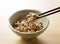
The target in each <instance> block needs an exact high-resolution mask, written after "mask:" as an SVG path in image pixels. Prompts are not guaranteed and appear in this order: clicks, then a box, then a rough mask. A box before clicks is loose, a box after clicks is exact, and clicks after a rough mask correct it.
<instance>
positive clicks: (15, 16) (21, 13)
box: [9, 9, 49, 39]
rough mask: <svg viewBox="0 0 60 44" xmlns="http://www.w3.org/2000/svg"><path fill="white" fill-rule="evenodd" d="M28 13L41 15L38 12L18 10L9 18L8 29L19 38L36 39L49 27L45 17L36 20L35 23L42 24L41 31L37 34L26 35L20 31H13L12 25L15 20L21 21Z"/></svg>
mask: <svg viewBox="0 0 60 44" xmlns="http://www.w3.org/2000/svg"><path fill="white" fill-rule="evenodd" d="M29 12H34V13H37V14H40V13H41V12H40V11H38V10H30V9H25V10H19V11H17V12H15V13H14V14H12V15H11V16H10V17H9V27H10V28H11V30H12V31H13V32H14V33H16V34H17V35H18V36H19V37H21V38H23V39H32V38H36V37H37V36H39V35H40V34H41V33H43V32H44V31H45V30H46V29H47V27H48V25H49V19H48V18H47V17H43V18H40V19H38V20H37V22H42V24H43V29H41V30H39V31H38V32H32V33H27V32H20V31H18V30H16V29H14V27H13V23H14V22H15V21H16V20H18V19H21V18H22V17H25V16H26V15H27V14H28V13H29Z"/></svg>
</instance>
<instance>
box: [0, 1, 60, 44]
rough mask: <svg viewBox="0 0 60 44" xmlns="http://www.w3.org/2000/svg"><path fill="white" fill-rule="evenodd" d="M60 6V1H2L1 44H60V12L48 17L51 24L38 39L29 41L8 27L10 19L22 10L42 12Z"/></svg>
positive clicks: (0, 8) (0, 6)
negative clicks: (13, 14)
mask: <svg viewBox="0 0 60 44" xmlns="http://www.w3.org/2000/svg"><path fill="white" fill-rule="evenodd" d="M58 6H60V0H0V44H60V12H59V13H56V14H54V15H51V16H48V17H49V20H50V24H49V26H48V28H47V30H46V31H45V32H44V33H42V34H41V35H40V36H39V37H38V38H36V39H32V40H29V41H26V40H22V39H21V38H20V37H18V36H17V35H15V34H14V33H13V32H12V31H11V30H10V28H9V26H8V18H9V16H11V14H12V13H14V12H15V11H18V10H21V9H36V10H40V11H41V12H44V11H47V10H50V9H53V8H55V7H58Z"/></svg>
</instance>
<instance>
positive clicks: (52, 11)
mask: <svg viewBox="0 0 60 44" xmlns="http://www.w3.org/2000/svg"><path fill="white" fill-rule="evenodd" d="M57 12H60V7H57V8H54V9H52V10H49V11H47V12H44V13H41V14H39V17H38V18H42V17H46V16H49V15H52V14H55V13H57Z"/></svg>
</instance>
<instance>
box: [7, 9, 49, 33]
mask: <svg viewBox="0 0 60 44" xmlns="http://www.w3.org/2000/svg"><path fill="white" fill-rule="evenodd" d="M24 10H25V9H24ZM37 11H38V10H37ZM17 12H18V11H17ZM15 13H16V12H15ZM12 15H13V14H12ZM12 15H11V16H12ZM11 16H10V17H9V18H8V26H9V27H10V28H11V30H12V31H14V32H18V33H21V34H35V33H39V32H41V31H43V30H46V28H47V27H48V25H49V18H48V17H45V18H46V19H47V22H48V23H47V26H46V27H44V28H43V29H41V30H39V31H37V32H32V33H29V32H20V31H18V30H16V29H14V28H13V27H12V26H11V24H10V22H9V21H10V18H11Z"/></svg>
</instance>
